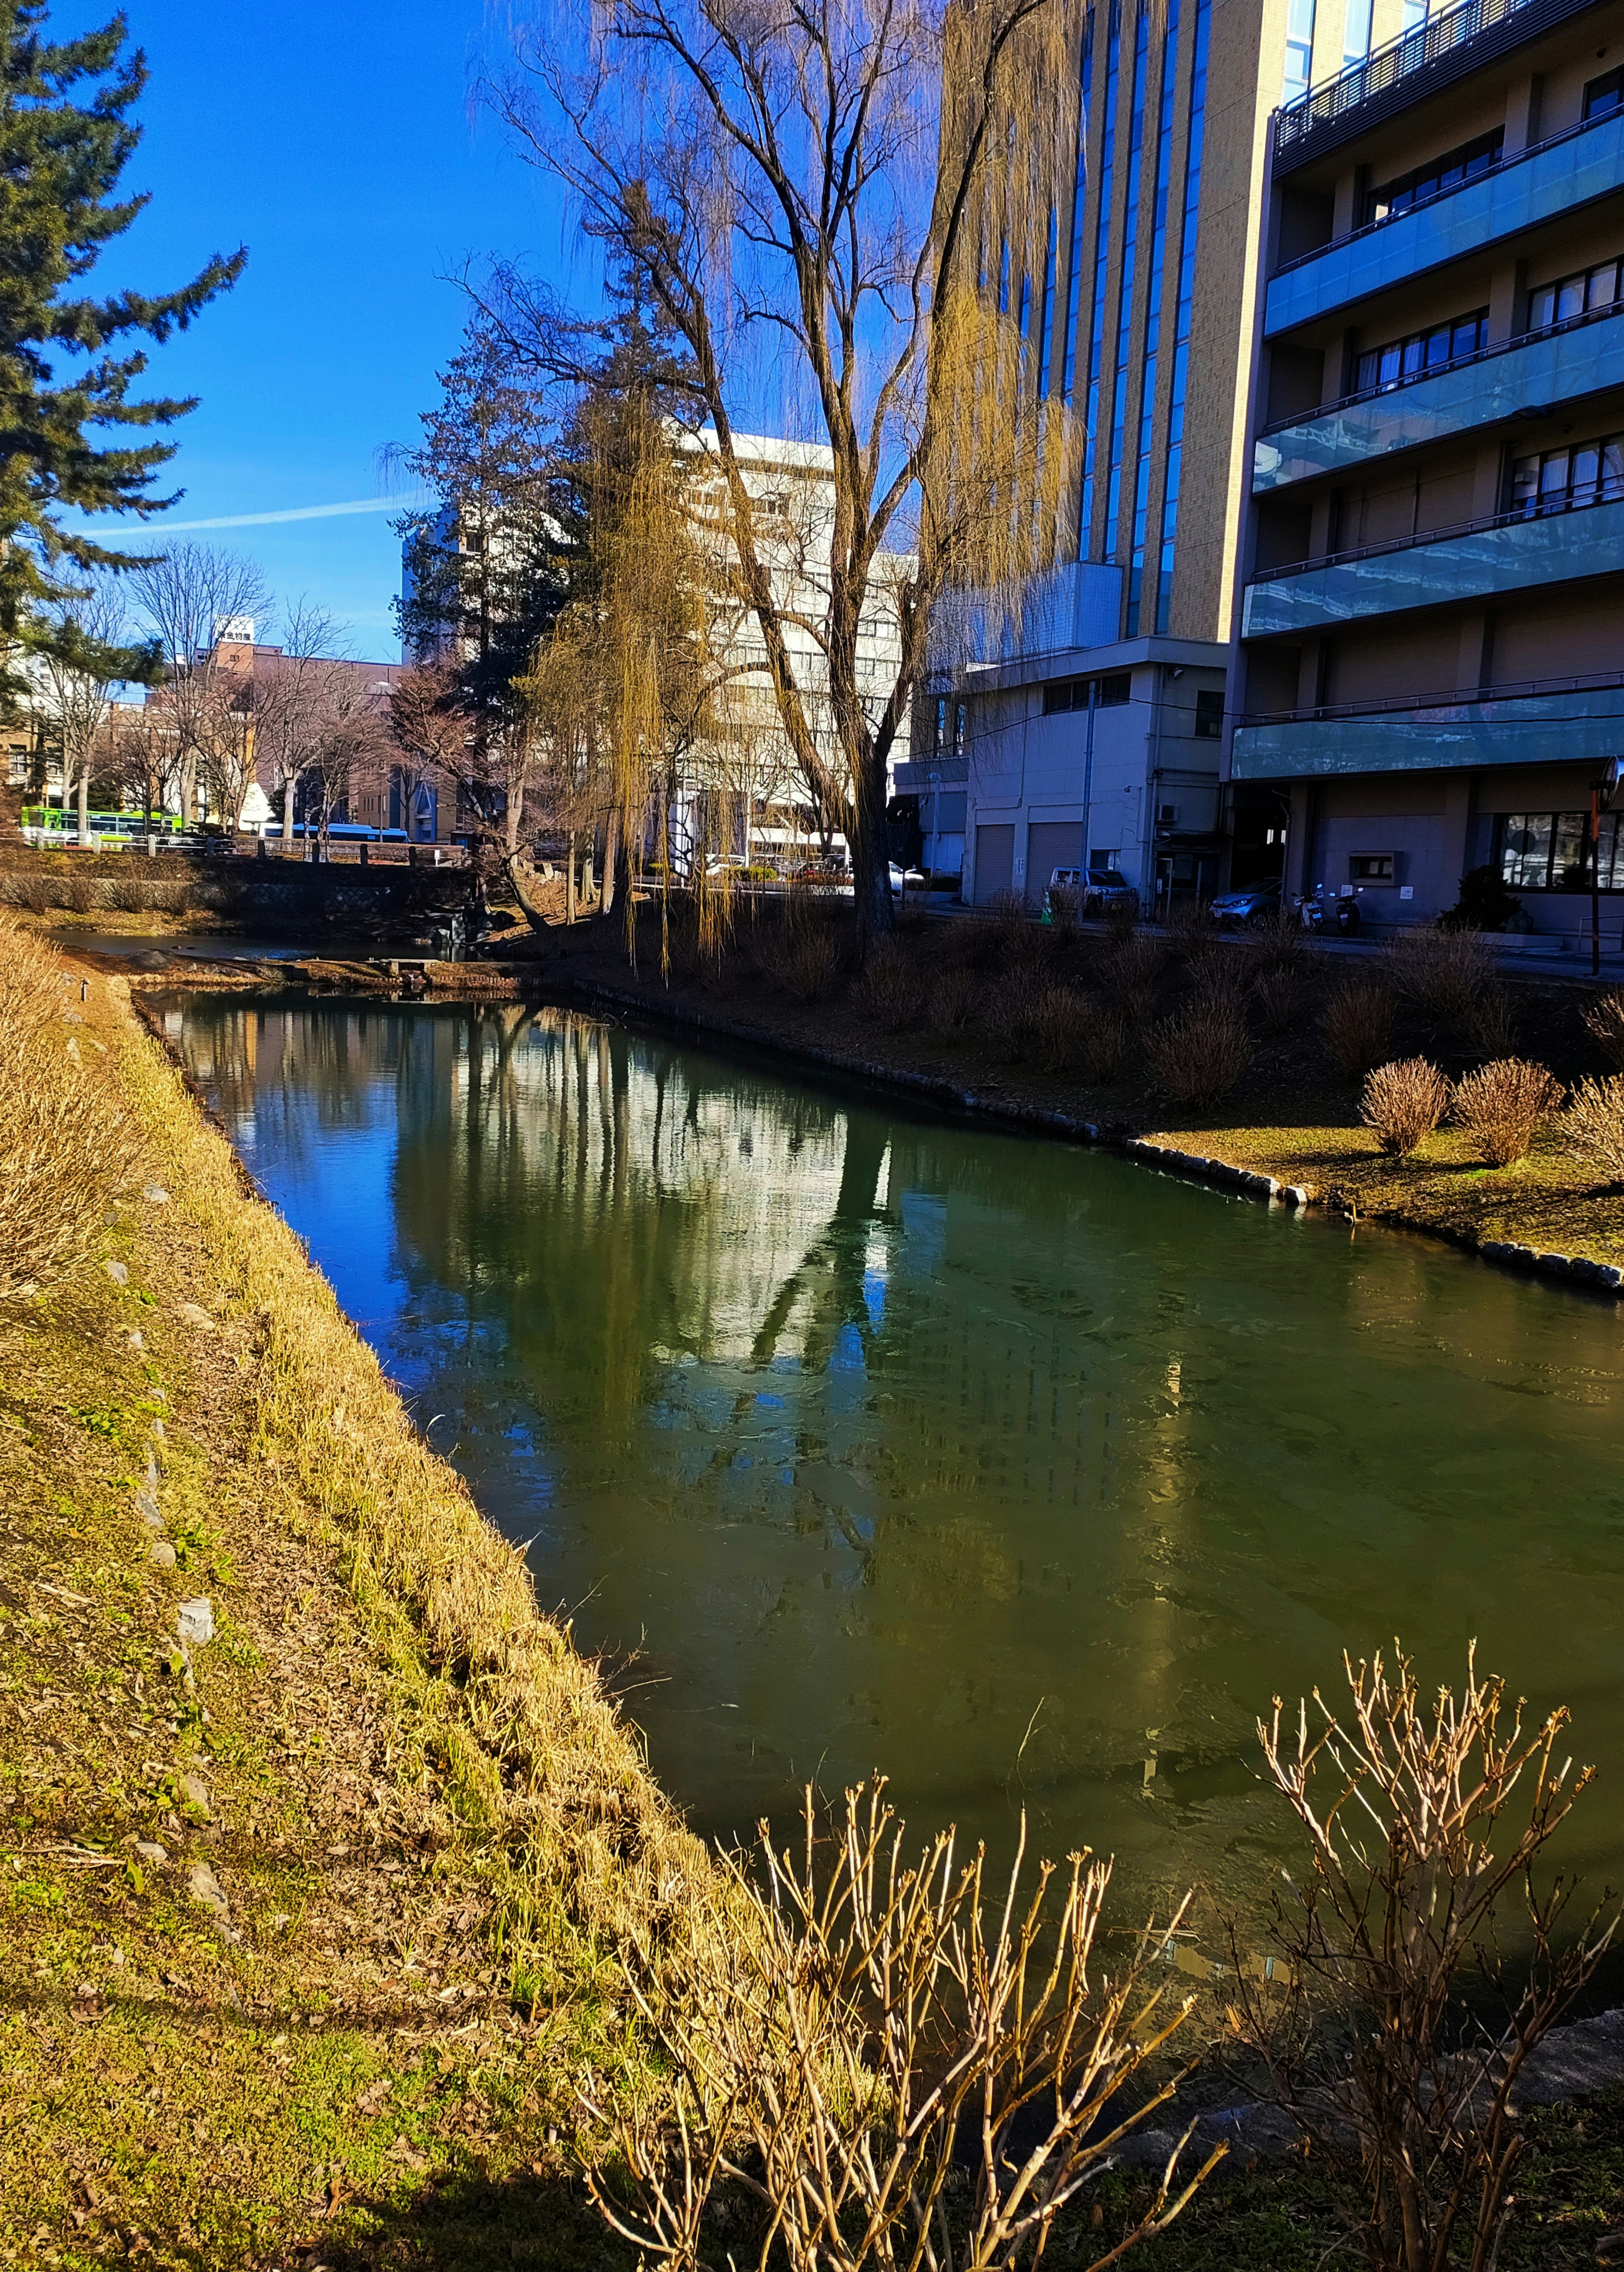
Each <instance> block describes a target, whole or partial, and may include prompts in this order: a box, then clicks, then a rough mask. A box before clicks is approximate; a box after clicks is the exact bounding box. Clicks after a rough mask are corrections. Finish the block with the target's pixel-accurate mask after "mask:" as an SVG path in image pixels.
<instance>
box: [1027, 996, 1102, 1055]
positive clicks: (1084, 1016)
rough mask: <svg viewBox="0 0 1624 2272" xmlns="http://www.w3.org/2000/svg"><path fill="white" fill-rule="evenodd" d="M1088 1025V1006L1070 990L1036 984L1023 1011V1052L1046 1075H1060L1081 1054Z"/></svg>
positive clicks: (1087, 1032) (1088, 1028) (1089, 1016)
mask: <svg viewBox="0 0 1624 2272" xmlns="http://www.w3.org/2000/svg"><path fill="white" fill-rule="evenodd" d="M1092 1023H1093V1020H1092V1019H1091V1015H1090V1011H1089V1005H1087V1004H1086V1003H1085V1002H1084V1000H1083V998H1082V997H1081V996H1080V995H1079V994H1077V993H1076V991H1075V990H1074V989H1072V988H1071V987H1069V986H1062V985H1060V984H1059V983H1049V984H1047V985H1044V984H1039V986H1037V987H1036V988H1035V989H1034V990H1033V992H1032V997H1031V999H1030V1001H1029V1003H1028V1005H1027V1006H1026V1009H1025V1012H1024V1039H1025V1046H1026V1053H1027V1054H1028V1055H1030V1056H1032V1057H1033V1058H1036V1059H1037V1061H1038V1063H1039V1065H1041V1066H1042V1067H1043V1069H1044V1071H1045V1072H1063V1071H1064V1070H1065V1068H1066V1067H1067V1066H1068V1065H1075V1064H1076V1062H1077V1061H1078V1059H1079V1058H1081V1056H1082V1055H1083V1052H1084V1047H1085V1045H1086V1043H1087V1039H1088V1035H1089V1030H1090V1028H1091V1024H1092Z"/></svg>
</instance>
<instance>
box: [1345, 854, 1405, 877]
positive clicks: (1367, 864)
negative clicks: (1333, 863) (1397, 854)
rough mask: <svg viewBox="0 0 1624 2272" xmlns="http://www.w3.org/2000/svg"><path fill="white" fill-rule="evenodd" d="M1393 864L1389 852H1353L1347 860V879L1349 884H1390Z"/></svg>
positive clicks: (1392, 858)
mask: <svg viewBox="0 0 1624 2272" xmlns="http://www.w3.org/2000/svg"><path fill="white" fill-rule="evenodd" d="M1394 865H1395V859H1394V855H1393V854H1392V853H1391V852H1355V853H1354V854H1353V856H1352V858H1351V859H1350V860H1349V862H1348V881H1349V883H1350V884H1390V883H1391V882H1392V881H1393V869H1394Z"/></svg>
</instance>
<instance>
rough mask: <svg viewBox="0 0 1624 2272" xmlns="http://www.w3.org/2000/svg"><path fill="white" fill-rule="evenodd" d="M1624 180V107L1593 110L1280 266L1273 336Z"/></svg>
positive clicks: (1272, 285) (1272, 296)
mask: <svg viewBox="0 0 1624 2272" xmlns="http://www.w3.org/2000/svg"><path fill="white" fill-rule="evenodd" d="M1620 187H1624V110H1615V111H1612V112H1610V113H1609V114H1608V115H1607V116H1605V118H1596V119H1587V120H1585V121H1583V123H1581V124H1579V125H1577V126H1570V127H1568V128H1567V129H1566V130H1565V131H1563V132H1562V133H1561V134H1553V135H1552V136H1551V137H1550V138H1549V139H1548V140H1547V141H1544V142H1536V143H1534V144H1532V145H1531V146H1530V147H1529V148H1528V149H1526V150H1523V151H1520V152H1519V153H1517V154H1516V156H1515V157H1511V158H1506V159H1504V160H1502V161H1501V163H1500V164H1499V165H1498V166H1496V167H1495V168H1494V169H1493V171H1492V172H1490V173H1486V174H1479V176H1478V177H1477V179H1476V180H1475V181H1471V182H1463V183H1461V184H1460V185H1459V186H1458V188H1456V189H1452V190H1445V191H1442V192H1441V194H1440V195H1439V196H1437V197H1435V198H1428V199H1427V202H1426V204H1425V205H1417V206H1410V208H1409V209H1408V211H1407V212H1404V213H1395V214H1394V215H1393V216H1392V217H1391V218H1390V219H1389V220H1380V221H1372V222H1370V223H1369V224H1368V225H1367V227H1366V228H1358V229H1354V230H1352V232H1351V233H1350V234H1349V235H1346V236H1339V237H1337V238H1336V239H1335V240H1334V241H1333V242H1332V243H1330V244H1326V245H1322V246H1321V247H1320V248H1319V250H1317V251H1315V252H1309V253H1305V254H1304V255H1303V257H1302V258H1301V259H1300V260H1293V261H1292V262H1290V263H1289V264H1288V265H1286V266H1285V267H1284V268H1280V269H1277V271H1276V272H1275V273H1274V275H1273V276H1272V277H1271V278H1270V282H1269V286H1268V289H1267V292H1266V294H1265V296H1264V302H1263V331H1264V335H1265V336H1266V337H1268V338H1270V339H1272V338H1275V337H1277V336H1278V334H1279V333H1282V332H1289V331H1292V330H1294V329H1295V328H1296V326H1297V325H1300V324H1308V323H1313V322H1314V321H1315V319H1316V318H1319V317H1322V316H1328V315H1330V314H1331V313H1332V312H1333V311H1334V310H1337V309H1338V308H1345V307H1348V306H1351V305H1352V303H1354V302H1355V301H1358V300H1364V299H1367V298H1368V297H1369V296H1370V295H1371V294H1372V293H1374V292H1382V291H1386V290H1387V289H1388V288H1389V287H1390V286H1392V285H1394V284H1399V283H1402V282H1403V281H1404V279H1405V278H1406V277H1411V276H1419V275H1422V274H1424V273H1426V271H1427V270H1428V269H1431V268H1441V267H1442V266H1443V265H1444V264H1445V263H1446V262H1448V261H1451V260H1460V259H1463V258H1465V256H1466V255H1467V254H1468V253H1472V252H1480V251H1482V250H1483V249H1484V247H1485V246H1486V245H1489V244H1493V243H1496V242H1497V241H1499V240H1500V239H1501V238H1504V237H1509V236H1517V235H1521V234H1522V232H1523V230H1524V229H1529V228H1534V227H1535V226H1536V225H1537V224H1538V222H1540V221H1543V220H1553V218H1555V216H1556V215H1558V214H1560V213H1568V212H1570V211H1571V210H1572V209H1573V208H1574V207H1575V206H1583V205H1588V204H1590V203H1591V202H1592V200H1594V199H1595V198H1604V197H1606V196H1607V195H1608V194H1609V193H1610V192H1611V191H1615V190H1618V189H1619V188H1620Z"/></svg>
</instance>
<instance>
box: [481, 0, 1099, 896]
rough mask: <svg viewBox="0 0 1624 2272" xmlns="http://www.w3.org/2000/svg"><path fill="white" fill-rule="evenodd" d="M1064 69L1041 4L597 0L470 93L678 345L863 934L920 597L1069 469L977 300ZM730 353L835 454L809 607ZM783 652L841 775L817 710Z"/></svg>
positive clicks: (930, 595) (975, 561) (927, 605)
mask: <svg viewBox="0 0 1624 2272" xmlns="http://www.w3.org/2000/svg"><path fill="white" fill-rule="evenodd" d="M1075 85H1076V71H1075V68H1071V67H1069V64H1068V61H1067V58H1066V57H1065V55H1064V53H1063V50H1062V15H1061V10H1060V7H1059V5H1058V0H992V4H990V5H988V6H986V7H977V8H965V7H961V6H955V5H951V4H949V0H901V4H890V0H888V4H886V5H884V6H883V7H882V6H871V5H867V4H864V0H853V4H851V5H846V6H841V7H833V8H823V9H816V10H811V11H808V10H806V9H803V8H799V7H793V6H789V5H787V4H783V0H777V4H772V0H770V4H768V5H766V6H762V5H760V4H758V0H606V5H605V6H604V7H603V8H601V9H599V10H595V11H592V15H591V18H590V20H589V19H586V18H585V17H583V16H582V15H581V14H580V13H579V11H576V10H573V9H570V8H567V7H565V6H563V5H562V4H561V0H555V4H552V5H551V6H550V7H548V12H547V14H546V16H545V18H544V19H543V20H542V21H540V22H539V23H538V24H537V25H536V26H535V27H534V28H533V30H531V31H530V32H529V33H528V34H521V36H520V39H519V42H518V61H517V64H516V66H515V68H514V70H513V71H512V72H511V73H510V76H508V77H507V78H504V79H503V80H502V81H501V82H500V83H499V84H498V85H496V86H495V87H494V88H493V90H492V93H493V99H494V101H495V104H496V106H497V108H498V109H499V110H500V112H501V114H502V116H503V117H504V118H505V119H506V121H507V122H508V123H509V125H510V128H511V129H512V131H514V133H515V134H516V136H517V137H518V138H519V140H520V142H521V145H522V146H523V147H524V148H525V152H526V153H527V154H529V155H531V156H532V157H533V158H534V159H535V161H537V162H539V163H540V164H541V165H543V166H544V167H546V168H548V169H549V170H550V171H551V172H552V173H553V175H554V176H555V177H556V178H557V179H558V180H560V181H561V182H562V183H563V184H564V185H565V186H566V188H567V189H568V190H569V191H570V192H571V193H572V195H573V196H574V198H576V199H577V202H578V205H579V207H580V209H581V211H582V213H583V215H584V219H585V225H586V227H587V228H588V230H589V231H590V232H591V233H592V234H593V235H597V236H598V237H600V239H601V240H602V241H603V242H604V243H606V244H607V246H608V248H609V250H610V257H611V259H612V260H613V261H614V262H615V263H616V264H617V265H622V266H623V267H624V268H625V269H627V270H628V271H631V272H635V273H637V274H639V275H640V276H641V277H642V278H643V279H644V284H645V287H646V289H647V292H648V294H649V296H650V298H651V301H652V303H653V305H654V306H656V307H657V308H658V309H659V311H660V313H661V315H662V317H663V318H664V319H665V321H666V322H667V324H668V325H670V326H671V327H672V329H673V330H674V333H676V334H677V335H678V336H679V337H680V338H681V340H682V342H683V343H684V346H685V348H686V350H687V353H688V355H689V357H691V362H692V367H693V371H694V378H693V381H692V385H691V388H690V401H691V410H692V415H693V418H694V423H695V424H696V426H697V425H698V424H699V423H700V422H705V423H706V424H708V426H709V428H710V429H711V430H713V437H714V439H713V444H712V445H711V446H712V447H713V449H714V455H715V462H716V464H717V467H718V468H719V474H720V476H721V481H722V484H723V487H724V489H725V491H726V505H727V511H728V513H729V516H730V520H731V527H730V530H729V540H730V543H731V546H732V548H733V550H734V555H735V557H736V561H737V573H738V579H739V585H740V589H741V594H742V595H743V597H744V599H745V601H746V602H747V603H748V605H749V608H750V609H751V610H752V611H753V613H754V615H755V617H756V623H757V624H758V626H759V630H760V633H761V638H762V641H763V645H764V650H765V662H766V668H767V670H768V673H769V675H770V677H771V684H772V688H773V692H774V696H775V698H776V700H777V703H778V711H779V714H780V718H781V721H782V723H783V727H784V731H785V733H786V736H787V738H788V740H789V743H790V745H791V747H792V748H793V751H794V753H795V758H796V761H797V763H798V764H799V766H800V767H801V772H802V773H803V774H804V775H805V777H806V780H807V781H808V784H811V785H812V786H813V788H814V795H815V802H816V803H819V804H820V805H822V806H824V807H825V808H826V809H830V810H836V811H842V812H843V813H844V815H845V817H846V828H847V833H848V835H849V837H850V839H851V842H852V847H853V862H854V865H855V869H856V873H857V892H858V913H859V919H860V924H861V926H862V929H863V931H864V933H865V935H866V936H870V937H871V936H873V935H874V934H875V933H878V932H883V931H885V930H889V929H890V925H891V922H892V909H891V900H890V886H889V882H888V878H887V863H886V837H885V792H886V781H887V762H888V759H889V757H890V752H891V750H892V747H893V744H895V743H896V741H897V738H898V732H899V729H901V728H902V726H903V724H904V721H905V719H906V717H907V714H908V711H909V706H910V703H911V699H912V695H913V688H914V685H915V684H916V683H917V682H918V681H919V679H920V676H921V675H922V673H923V671H924V669H925V668H926V663H927V639H928V638H929V636H930V633H931V618H932V615H933V612H934V611H937V610H938V606H939V603H940V602H943V601H945V600H947V599H949V598H950V595H952V594H960V595H963V594H967V593H969V592H971V591H983V592H987V593H991V594H999V593H1009V592H1010V591H1011V590H1012V588H1014V585H1015V579H1017V576H1018V574H1019V572H1021V571H1022V570H1023V569H1024V568H1026V567H1028V566H1030V565H1031V564H1032V557H1033V550H1034V538H1035V536H1037V535H1038V534H1039V532H1043V531H1046V530H1047V532H1048V534H1049V537H1050V540H1051V541H1052V530H1053V510H1052V499H1053V497H1054V495H1055V494H1057V485H1058V483H1059V482H1061V481H1062V479H1064V478H1065V477H1066V476H1067V475H1069V467H1068V465H1067V463H1066V459H1067V455H1068V452H1067V451H1066V450H1065V449H1064V448H1063V447H1062V437H1061V436H1060V435H1059V434H1058V433H1056V432H1054V431H1053V430H1050V431H1048V432H1047V433H1046V431H1045V428H1046V424H1048V425H1049V426H1050V427H1051V429H1052V426H1053V421H1054V417H1055V415H1056V414H1055V412H1054V409H1053V407H1052V405H1051V406H1049V407H1047V408H1046V406H1045V404H1044V401H1043V399H1042V397H1041V395H1040V393H1039V390H1038V389H1037V388H1035V387H1033V386H1032V385H1030V383H1027V379H1026V374H1025V371H1024V362H1023V348H1022V346H1021V342H1020V340H1019V339H1018V335H1017V329H1016V325H1015V324H1014V322H1013V321H1012V320H1011V319H1010V318H1009V314H1008V312H1007V310H1000V309H999V308H998V307H997V305H996V304H995V301H996V295H989V294H988V293H987V291H986V290H985V288H984V286H985V278H984V277H983V276H981V275H980V274H979V273H978V265H977V254H978V243H977V232H978V229H980V230H982V231H985V229H986V228H987V216H988V214H989V213H991V214H994V215H995V216H1002V218H1003V223H1004V224H1006V225H1007V226H1008V227H1009V228H1010V229H1011V230H1012V231H1015V230H1017V229H1018V228H1023V227H1024V228H1030V227H1031V226H1032V225H1033V224H1032V216H1031V215H1030V214H1023V213H1021V211H1020V195H1019V192H1018V191H1017V189H1016V188H1014V187H1013V186H1012V184H1014V183H1016V182H1017V177H1019V174H1020V164H1021V161H1020V158H1019V155H1018V153H1017V133H1016V129H1017V121H1021V120H1024V121H1025V122H1027V123H1028V126H1029V130H1030V129H1031V127H1032V123H1033V122H1036V121H1039V120H1041V121H1042V122H1043V125H1042V131H1046V132H1047V131H1053V128H1054V124H1055V123H1059V124H1060V125H1061V127H1062V131H1063V123H1064V122H1063V118H1059V119H1057V109H1058V111H1060V112H1063V110H1064V108H1065V106H1066V104H1067V102H1068V101H1070V100H1071V97H1070V95H1069V92H1068V90H1069V89H1070V88H1072V87H1074V86H1075ZM993 225H994V226H995V228H996V227H998V226H1000V225H1001V222H1000V220H998V219H995V220H994V224H993ZM752 347H754V348H758V349H759V350H760V354H759V355H758V358H757V360H758V362H759V363H765V362H767V361H768V359H769V358H771V366H772V370H773V372H774V374H775V375H776V376H777V377H778V378H779V380H780V382H781V386H782V392H783V397H784V400H785V405H786V416H800V417H802V418H804V419H805V420H806V421H807V422H808V430H809V431H810V432H811V433H812V434H813V435H815V436H816V437H817V438H818V439H819V440H821V441H823V442H824V443H826V445H827V446H828V448H829V450H830V452H831V473H832V485H833V486H832V510H831V516H830V527H829V532H828V551H827V568H826V570H825V571H824V579H825V586H826V588H825V589H824V591H823V594H822V604H821V605H820V606H818V607H816V608H812V607H808V606H807V605H806V604H805V602H804V599H803V598H802V597H801V596H800V595H799V594H794V595H793V596H792V595H791V594H790V592H788V591H786V582H785V579H782V578H778V579H775V577H774V575H773V572H772V562H771V557H770V549H769V542H768V540H769V538H770V536H771V533H772V524H771V522H770V521H768V520H766V519H765V518H764V512H763V500H762V499H761V498H760V497H756V496H753V495H752V491H751V485H750V482H749V480H748V478H747V475H746V469H745V466H744V464H743V462H742V453H741V446H740V440H739V435H738V430H737V423H736V416H737V411H738V407H739V404H740V401H741V398H743V397H744V395H745V392H746V388H747V385H748V381H749V376H750V374H749V370H747V368H746V359H747V357H748V355H749V350H750V349H751V348H752ZM888 579H889V580H890V592H889V595H888V600H887V603H888V604H890V605H892V606H894V608H895V609H896V613H897V619H898V638H899V641H900V653H901V661H900V665H899V667H898V669H897V671H896V673H895V675H894V677H893V678H892V679H891V680H890V684H888V685H884V686H883V687H880V688H877V689H876V688H875V686H874V685H873V684H870V683H869V682H868V680H867V678H866V675H865V672H864V669H863V667H862V664H861V661H860V643H861V633H862V630H863V628H864V626H865V619H866V618H868V617H869V614H870V610H871V609H872V608H873V606H874V605H875V602H876V599H877V597H878V594H879V587H881V586H882V585H883V584H884V583H885V582H886V581H887V580H888ZM794 580H795V581H796V582H798V580H799V579H794ZM802 641H806V642H809V643H810V645H811V647H812V648H813V650H814V651H815V653H816V659H817V676H818V677H819V679H820V680H821V682H822V691H823V699H825V700H826V702H827V705H828V711H829V715H830V717H831V721H832V725H831V731H832V736H833V739H834V742H835V743H836V744H837V749H838V763H836V764H831V759H830V755H829V753H828V751H826V750H824V749H823V748H820V746H819V738H818V736H817V734H816V730H815V728H814V724H813V721H812V717H811V714H810V705H809V702H808V690H807V688H806V686H805V684H803V680H804V677H805V675H806V674H805V672H804V669H802V667H801V665H800V664H799V663H798V661H797V646H798V645H799V644H800V643H801V642H802Z"/></svg>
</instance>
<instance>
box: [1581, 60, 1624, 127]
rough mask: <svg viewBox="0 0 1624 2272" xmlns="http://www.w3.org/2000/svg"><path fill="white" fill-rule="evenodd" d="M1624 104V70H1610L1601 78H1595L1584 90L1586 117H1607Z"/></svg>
mask: <svg viewBox="0 0 1624 2272" xmlns="http://www.w3.org/2000/svg"><path fill="white" fill-rule="evenodd" d="M1621 104H1624V70H1620V71H1605V72H1604V73H1603V75H1602V77H1601V78H1593V79H1592V80H1591V81H1590V85H1589V86H1587V87H1586V88H1585V90H1584V115H1585V116H1586V118H1606V117H1608V116H1611V114H1612V113H1613V111H1615V110H1617V109H1618V108H1620V105H1621Z"/></svg>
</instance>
